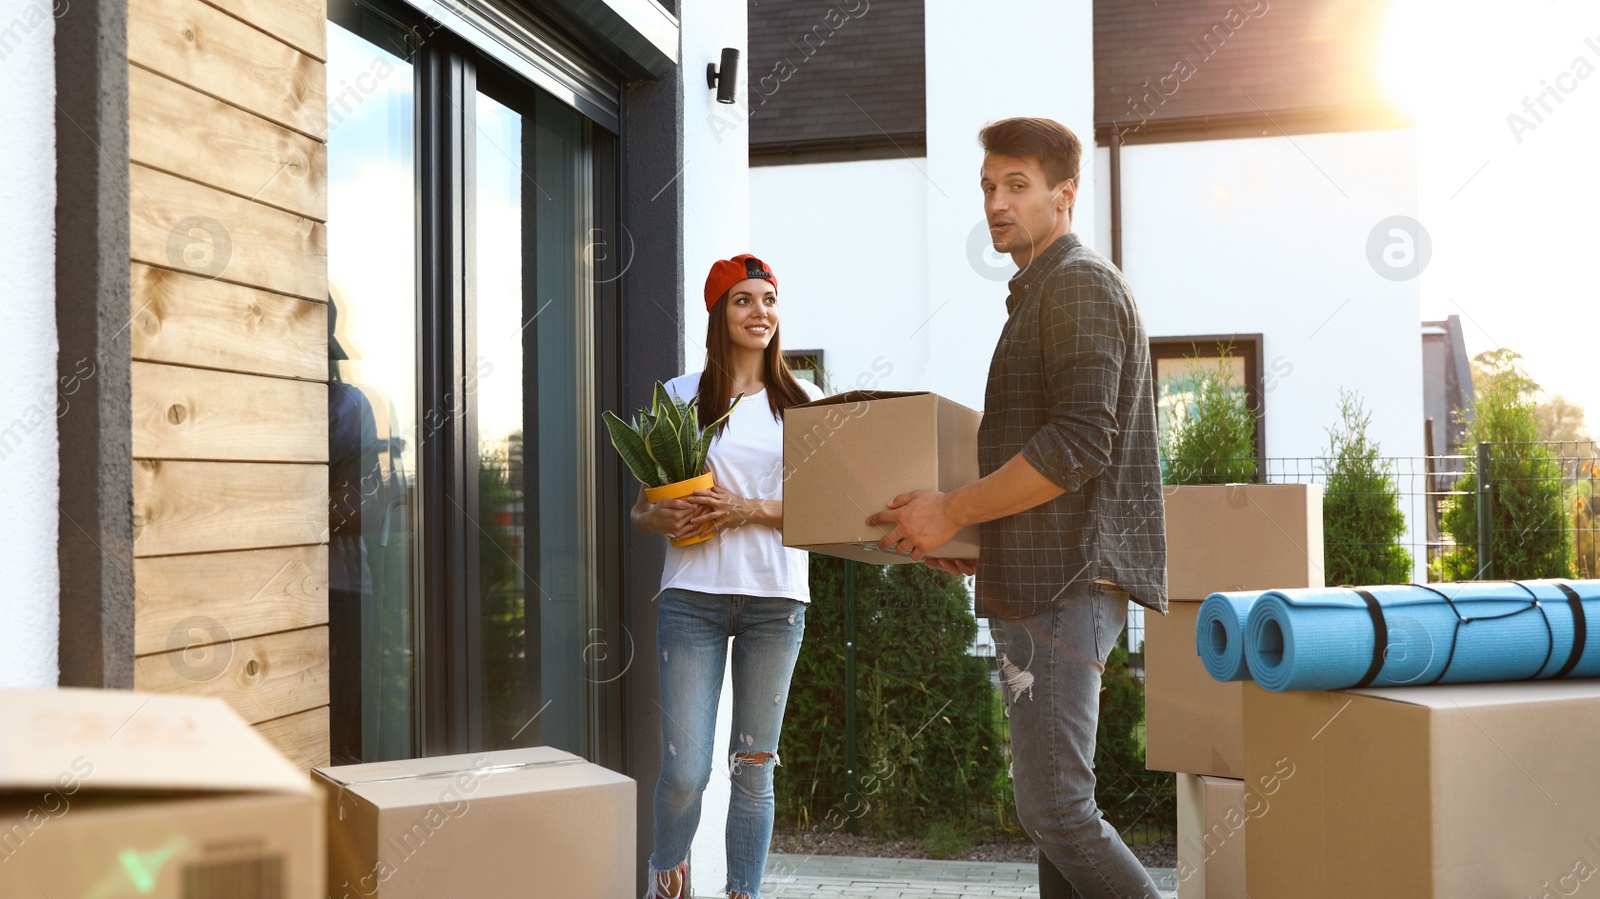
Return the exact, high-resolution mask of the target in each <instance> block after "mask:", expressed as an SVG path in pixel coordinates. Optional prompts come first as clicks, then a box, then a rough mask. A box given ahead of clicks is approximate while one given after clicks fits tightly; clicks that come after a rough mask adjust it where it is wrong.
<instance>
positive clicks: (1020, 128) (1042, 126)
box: [978, 117, 1083, 205]
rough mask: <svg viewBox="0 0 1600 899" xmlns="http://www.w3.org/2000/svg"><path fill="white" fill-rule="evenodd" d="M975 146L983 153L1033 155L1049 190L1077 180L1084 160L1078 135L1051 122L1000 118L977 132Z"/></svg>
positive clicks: (1035, 119) (1028, 118)
mask: <svg viewBox="0 0 1600 899" xmlns="http://www.w3.org/2000/svg"><path fill="white" fill-rule="evenodd" d="M978 143H979V144H981V145H982V146H983V152H985V153H998V154H1000V155H1002V156H1032V157H1033V158H1034V159H1037V160H1039V168H1041V169H1044V175H1045V177H1046V178H1048V179H1050V186H1051V187H1055V186H1056V185H1058V184H1060V183H1061V182H1063V181H1067V180H1069V179H1071V180H1076V179H1077V177H1078V165H1079V162H1080V160H1081V159H1082V157H1083V144H1082V143H1081V142H1080V141H1079V140H1078V136H1077V135H1076V134H1073V133H1072V131H1071V129H1069V128H1067V126H1065V125H1063V124H1061V123H1060V122H1057V121H1055V120H1054V119H1037V118H1031V117H1021V118H1015V119H1001V120H1000V121H998V122H993V123H991V124H989V125H986V126H985V127H984V129H983V130H982V131H979V132H978ZM1074 205H1076V203H1074Z"/></svg>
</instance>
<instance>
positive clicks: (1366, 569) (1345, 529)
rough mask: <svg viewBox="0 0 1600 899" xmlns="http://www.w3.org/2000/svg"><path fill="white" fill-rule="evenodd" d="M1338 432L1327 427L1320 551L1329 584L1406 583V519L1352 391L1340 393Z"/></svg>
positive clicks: (1408, 560)
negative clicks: (1403, 545)
mask: <svg viewBox="0 0 1600 899" xmlns="http://www.w3.org/2000/svg"><path fill="white" fill-rule="evenodd" d="M1339 417H1340V419H1341V421H1342V423H1341V426H1340V427H1338V428H1329V429H1328V455H1327V456H1326V457H1325V458H1324V460H1323V461H1324V463H1325V464H1326V466H1327V471H1328V485H1327V489H1326V490H1325V491H1324V492H1323V498H1322V551H1323V558H1324V563H1325V570H1326V580H1327V582H1328V583H1329V584H1351V585H1362V584H1405V583H1410V581H1411V555H1410V554H1409V553H1407V552H1406V551H1405V549H1404V547H1402V546H1401V545H1400V540H1401V539H1402V538H1403V537H1404V536H1405V532H1406V516H1405V513H1403V512H1401V511H1400V488H1399V487H1397V486H1395V482H1394V478H1393V477H1392V475H1391V471H1392V467H1391V464H1390V463H1388V462H1385V461H1383V459H1382V457H1381V456H1380V455H1379V454H1378V444H1377V443H1376V442H1374V441H1373V440H1372V439H1371V438H1369V437H1368V436H1367V428H1368V426H1369V425H1370V424H1371V422H1372V413H1370V412H1367V411H1366V410H1365V409H1363V408H1362V406H1361V398H1360V397H1359V396H1357V395H1356V394H1355V393H1347V392H1345V391H1343V390H1341V391H1339Z"/></svg>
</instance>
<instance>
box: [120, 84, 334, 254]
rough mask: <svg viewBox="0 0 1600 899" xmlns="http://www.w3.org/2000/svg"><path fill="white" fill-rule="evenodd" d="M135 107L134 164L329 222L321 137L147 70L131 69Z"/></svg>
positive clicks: (132, 122)
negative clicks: (274, 120) (319, 138)
mask: <svg viewBox="0 0 1600 899" xmlns="http://www.w3.org/2000/svg"><path fill="white" fill-rule="evenodd" d="M128 108H129V110H130V122H129V129H128V149H129V153H128V155H129V157H130V158H131V159H132V160H133V161H134V162H137V163H141V164H143V165H146V166H149V167H150V168H153V169H160V170H162V171H165V172H171V173H173V174H176V175H181V176H182V177H185V178H188V179H191V180H195V181H200V182H203V183H205V184H209V185H212V186H214V187H218V188H220V189H222V190H225V191H228V192H229V193H232V194H235V195H237V196H241V197H245V198H246V199H250V200H254V201H255V202H257V203H264V204H267V205H269V206H276V207H278V208H279V209H285V210H288V211H289V212H294V213H298V214H300V215H303V216H305V217H307V218H311V219H315V220H317V221H319V222H325V221H327V220H328V152H327V148H326V147H325V146H323V144H322V143H321V142H320V141H318V140H315V139H313V138H310V137H306V136H305V135H304V134H300V133H297V132H294V131H290V130H289V129H287V128H284V127H282V126H280V125H275V124H273V123H272V122H269V121H267V120H266V119H263V118H261V117H260V116H257V115H253V114H251V113H249V112H246V111H244V110H242V109H240V108H239V107H237V106H230V105H228V104H227V103H223V102H222V101H220V100H215V99H213V98H211V97H208V96H206V95H205V94H202V93H200V92H199V91H197V90H194V89H193V88H189V87H185V86H183V85H182V84H179V83H178V82H176V81H173V80H171V79H169V78H166V77H164V76H162V75H157V74H155V73H154V72H150V71H146V70H145V69H140V68H133V69H130V70H129V72H128Z"/></svg>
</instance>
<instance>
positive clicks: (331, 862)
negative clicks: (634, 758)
mask: <svg viewBox="0 0 1600 899" xmlns="http://www.w3.org/2000/svg"><path fill="white" fill-rule="evenodd" d="M312 776H313V777H314V778H315V779H316V780H317V782H318V783H319V785H321V786H322V788H323V789H324V790H325V791H326V792H327V793H328V836H329V839H328V891H327V895H328V897H329V899H438V897H441V896H460V897H480V896H481V897H490V896H551V897H556V896H560V897H563V899H619V897H627V896H630V895H632V893H633V886H634V875H635V871H634V867H635V861H636V850H635V845H634V843H635V840H636V839H637V836H638V835H637V832H636V831H635V829H634V815H635V808H634V782H633V780H632V779H631V778H628V777H625V776H623V775H621V774H617V773H616V772H614V771H609V770H607V769H605V768H602V767H600V766H599V765H594V764H590V763H589V762H586V761H584V760H583V759H581V758H579V757H577V756H575V755H573V754H571V753H569V752H562V751H561V750H559V749H551V748H549V747H543V746H540V747H535V748H531V749H507V750H501V751H498V752H483V753H477V754H474V755H455V756H439V757H436V758H427V759H412V760H409V761H400V762H375V763H371V764H366V765H346V766H342V767H338V768H318V769H315V770H314V771H313V772H312Z"/></svg>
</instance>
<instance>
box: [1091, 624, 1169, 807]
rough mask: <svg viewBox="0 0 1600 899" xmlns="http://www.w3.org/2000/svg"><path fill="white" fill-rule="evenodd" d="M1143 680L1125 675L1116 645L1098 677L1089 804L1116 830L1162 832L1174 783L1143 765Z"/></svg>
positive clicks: (1124, 656) (1121, 654)
mask: <svg viewBox="0 0 1600 899" xmlns="http://www.w3.org/2000/svg"><path fill="white" fill-rule="evenodd" d="M1144 746H1145V742H1144V681H1142V680H1140V679H1139V678H1137V677H1134V676H1133V674H1132V673H1131V672H1130V671H1129V670H1128V651H1127V650H1126V649H1123V648H1122V647H1121V646H1118V647H1116V648H1114V649H1112V650H1111V655H1110V656H1109V657H1107V659H1106V670H1105V673H1104V674H1102V675H1101V677H1100V724H1099V727H1098V730H1097V731H1096V734H1095V762H1094V773H1095V789H1094V794H1095V796H1094V798H1095V803H1096V804H1098V805H1099V806H1100V811H1101V812H1103V813H1104V814H1105V816H1106V820H1107V821H1110V822H1111V824H1112V826H1114V827H1116V828H1117V829H1118V830H1121V831H1128V830H1131V829H1134V828H1138V827H1152V828H1156V829H1161V830H1167V829H1170V828H1171V827H1172V824H1173V821H1175V820H1176V816H1177V798H1176V791H1177V785H1176V782H1175V781H1176V779H1175V778H1174V777H1173V776H1172V775H1171V774H1169V773H1167V772H1163V771H1148V770H1146V769H1145V766H1144Z"/></svg>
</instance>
